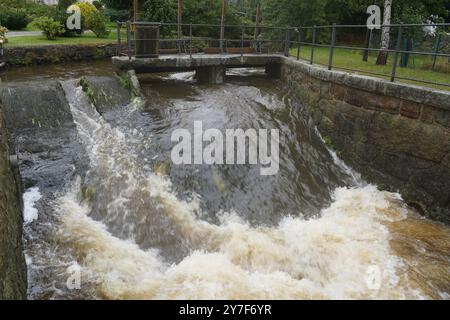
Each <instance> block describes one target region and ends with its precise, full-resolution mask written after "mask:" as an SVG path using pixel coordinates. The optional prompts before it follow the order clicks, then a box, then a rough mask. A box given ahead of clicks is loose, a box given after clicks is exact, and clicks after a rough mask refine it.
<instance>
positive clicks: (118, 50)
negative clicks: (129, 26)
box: [117, 21, 122, 57]
mask: <svg viewBox="0 0 450 320" xmlns="http://www.w3.org/2000/svg"><path fill="white" fill-rule="evenodd" d="M121 27H122V24H121V23H120V22H119V21H117V55H118V56H119V57H120V55H121V54H122V40H121V38H120V29H121Z"/></svg>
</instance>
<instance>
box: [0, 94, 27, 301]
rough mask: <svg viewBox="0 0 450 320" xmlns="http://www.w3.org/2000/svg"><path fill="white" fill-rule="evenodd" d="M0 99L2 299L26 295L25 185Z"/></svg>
mask: <svg viewBox="0 0 450 320" xmlns="http://www.w3.org/2000/svg"><path fill="white" fill-rule="evenodd" d="M14 162H15V158H14V149H13V148H12V147H11V145H10V139H9V134H8V132H7V129H6V125H5V120H4V116H3V112H2V108H1V101H0V300H3V299H25V298H26V291H27V272H26V264H25V259H24V255H23V248H22V224H23V218H22V210H23V204H22V187H21V181H20V174H19V170H18V169H17V168H16V164H15V163H14Z"/></svg>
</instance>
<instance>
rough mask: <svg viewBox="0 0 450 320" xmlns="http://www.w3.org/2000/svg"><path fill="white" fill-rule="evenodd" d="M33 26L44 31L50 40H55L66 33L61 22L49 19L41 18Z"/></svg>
mask: <svg viewBox="0 0 450 320" xmlns="http://www.w3.org/2000/svg"><path fill="white" fill-rule="evenodd" d="M33 24H34V25H35V26H37V27H38V28H39V29H41V30H42V33H43V34H44V35H45V36H46V37H47V39H48V40H54V39H56V37H57V36H58V35H61V34H63V33H64V31H65V29H64V27H63V26H62V25H61V23H60V22H58V21H55V20H53V19H52V18H49V17H41V18H38V19H36V20H35V21H33Z"/></svg>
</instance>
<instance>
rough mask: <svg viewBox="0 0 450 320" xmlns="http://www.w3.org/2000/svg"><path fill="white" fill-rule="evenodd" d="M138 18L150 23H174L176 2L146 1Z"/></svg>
mask: <svg viewBox="0 0 450 320" xmlns="http://www.w3.org/2000/svg"><path fill="white" fill-rule="evenodd" d="M140 17H141V18H142V20H145V21H151V22H166V23H170V22H176V21H177V2H176V1H173V0H148V1H145V2H144V5H143V8H142V9H141V15H140Z"/></svg>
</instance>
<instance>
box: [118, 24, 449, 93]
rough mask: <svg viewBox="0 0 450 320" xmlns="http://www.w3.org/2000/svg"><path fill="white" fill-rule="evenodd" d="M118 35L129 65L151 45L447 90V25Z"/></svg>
mask: <svg viewBox="0 0 450 320" xmlns="http://www.w3.org/2000/svg"><path fill="white" fill-rule="evenodd" d="M155 25H157V26H158V27H159V35H158V36H157V37H155V38H145V39H139V37H137V36H136V35H137V34H138V33H137V32H135V31H136V28H139V27H145V26H155ZM427 28H428V30H426V29H427ZM386 30H388V32H387V34H388V35H389V38H390V41H389V43H390V45H389V46H388V47H381V45H380V43H381V37H382V32H383V31H386ZM117 33H118V54H119V55H125V56H128V57H129V58H130V59H131V58H133V57H135V56H136V43H139V42H140V41H144V42H145V41H149V42H150V41H154V42H157V43H158V45H159V50H158V52H157V53H160V54H187V55H190V56H191V57H192V55H193V54H195V53H199V52H203V53H205V54H226V53H229V54H240V55H246V54H274V53H277V54H283V55H285V56H292V57H294V58H296V59H297V60H305V61H307V62H308V63H310V64H318V65H322V66H324V67H326V68H328V69H329V70H332V69H338V70H344V71H349V72H355V73H361V74H368V75H374V76H377V77H382V78H388V79H390V81H392V82H394V81H396V80H397V79H399V80H403V81H407V82H416V83H422V84H428V85H432V86H436V87H438V88H445V89H446V90H448V88H449V87H450V23H440V24H439V23H438V24H434V23H429V24H391V25H381V26H379V28H378V29H373V30H369V29H368V28H367V25H336V24H333V25H326V26H299V27H276V26H266V25H225V26H221V25H219V24H177V23H152V22H130V21H128V22H117ZM442 39H446V40H445V41H444V40H442ZM349 43H350V44H349ZM355 44H356V45H355ZM380 52H382V53H384V56H386V57H387V58H386V59H385V61H384V63H383V61H378V60H380V59H381V60H383V59H382V58H380V56H382V54H380ZM355 53H356V54H355ZM358 53H359V54H360V55H361V57H360V58H358V55H357V54H358ZM371 62H373V63H371ZM375 62H376V63H375ZM399 68H401V71H400V72H399Z"/></svg>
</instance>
